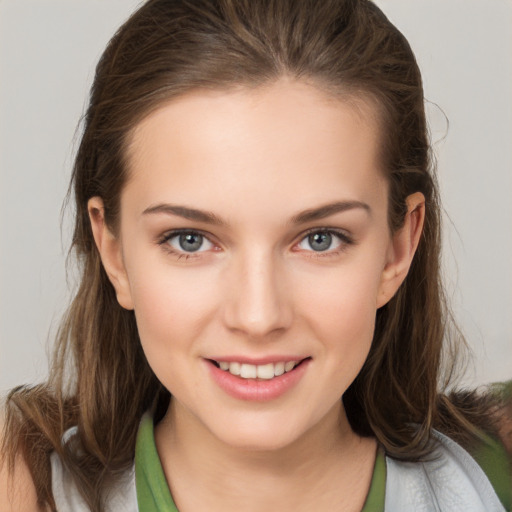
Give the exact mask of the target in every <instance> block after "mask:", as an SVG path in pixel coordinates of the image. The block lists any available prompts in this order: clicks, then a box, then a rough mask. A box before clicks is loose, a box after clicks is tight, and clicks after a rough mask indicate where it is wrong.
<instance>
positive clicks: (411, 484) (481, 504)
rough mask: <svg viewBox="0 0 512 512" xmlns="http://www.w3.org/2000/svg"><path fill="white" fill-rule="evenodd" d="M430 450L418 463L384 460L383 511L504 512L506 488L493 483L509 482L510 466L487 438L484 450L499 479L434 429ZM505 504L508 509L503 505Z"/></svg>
mask: <svg viewBox="0 0 512 512" xmlns="http://www.w3.org/2000/svg"><path fill="white" fill-rule="evenodd" d="M432 442H433V445H434V446H433V451H432V454H431V455H430V456H429V458H428V459H426V460H423V461H421V462H403V461H396V460H393V459H390V458H387V460H386V466H387V477H388V478H387V483H386V510H413V509H415V510H417V508H415V507H418V506H420V508H421V507H424V509H425V510H431V509H432V510H450V511H452V512H463V511H464V512H488V511H493V512H502V511H503V512H504V511H505V510H506V509H508V506H509V500H508V498H507V491H506V489H507V488H509V487H508V485H507V484H505V485H506V487H504V488H503V489H501V490H502V491H504V492H503V493H502V492H500V488H499V486H497V485H496V483H497V481H498V480H501V481H502V482H503V481H505V482H507V481H509V480H508V479H509V478H510V469H509V467H507V465H506V459H503V462H504V464H503V465H501V464H500V463H499V461H498V460H497V459H495V457H497V456H498V455H499V452H497V451H496V450H497V449H498V448H499V446H498V445H497V444H494V443H493V441H492V440H491V439H490V438H489V439H486V440H485V442H483V445H485V446H483V449H485V450H486V453H487V454H488V455H489V456H490V457H492V458H493V461H494V464H493V465H494V467H495V468H497V467H500V473H501V474H500V475H499V478H498V480H496V478H491V475H489V474H487V472H486V469H487V468H486V467H485V464H482V461H481V460H475V458H474V455H473V454H471V455H470V454H469V453H468V452H467V451H466V450H465V449H463V448H462V447H461V446H460V445H459V444H457V443H456V442H455V441H453V440H452V439H450V438H448V437H447V436H445V435H443V434H441V433H439V432H434V434H433V441H432ZM438 507H439V508H438ZM505 507H507V508H505Z"/></svg>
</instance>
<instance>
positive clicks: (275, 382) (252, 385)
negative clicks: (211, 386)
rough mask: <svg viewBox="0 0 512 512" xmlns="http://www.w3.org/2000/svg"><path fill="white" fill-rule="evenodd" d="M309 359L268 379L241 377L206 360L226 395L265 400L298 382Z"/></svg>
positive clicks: (282, 392) (276, 395)
mask: <svg viewBox="0 0 512 512" xmlns="http://www.w3.org/2000/svg"><path fill="white" fill-rule="evenodd" d="M310 361H311V360H310V359H306V360H304V361H302V363H300V364H299V365H298V366H296V367H295V368H294V369H293V370H291V371H289V372H286V373H283V375H279V377H274V378H273V379H268V380H257V379H243V378H242V377H238V376H236V375H232V374H231V373H229V372H228V371H226V370H221V369H220V368H218V367H217V366H215V365H214V364H213V363H212V362H210V361H207V364H208V368H209V370H210V373H211V375H212V377H213V380H214V381H215V382H216V383H217V384H218V385H219V387H220V388H221V389H222V390H224V391H225V392H226V393H227V394H228V395H230V396H232V397H234V398H237V399H238V400H249V401H255V402H266V401H269V400H275V399H276V398H279V397H280V396H281V395H284V394H285V393H286V392H287V391H289V390H290V389H292V388H293V387H294V386H295V385H297V384H298V382H299V381H300V379H301V378H302V377H303V375H304V373H305V372H306V369H307V367H308V365H309V362H310Z"/></svg>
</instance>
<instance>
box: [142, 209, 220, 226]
mask: <svg viewBox="0 0 512 512" xmlns="http://www.w3.org/2000/svg"><path fill="white" fill-rule="evenodd" d="M152 213H165V214H167V215H177V216H178V217H183V218H184V219H188V220H195V221H198V222H205V223H206V224H212V225H215V226H225V225H226V222H225V221H223V220H222V219H221V218H220V217H218V216H217V215H215V214H214V213H212V212H208V211H205V210H196V209H195V208H188V207H186V206H178V205H173V204H167V203H162V204H157V205H155V206H150V207H149V208H146V209H145V210H144V211H143V212H142V214H143V215H148V214H152Z"/></svg>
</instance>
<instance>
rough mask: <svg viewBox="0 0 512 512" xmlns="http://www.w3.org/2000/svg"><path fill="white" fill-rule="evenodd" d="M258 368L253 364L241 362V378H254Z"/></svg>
mask: <svg viewBox="0 0 512 512" xmlns="http://www.w3.org/2000/svg"><path fill="white" fill-rule="evenodd" d="M257 373H258V370H257V368H256V366H254V365H253V364H242V365H241V366H240V377H242V378H243V379H255V378H256V376H257Z"/></svg>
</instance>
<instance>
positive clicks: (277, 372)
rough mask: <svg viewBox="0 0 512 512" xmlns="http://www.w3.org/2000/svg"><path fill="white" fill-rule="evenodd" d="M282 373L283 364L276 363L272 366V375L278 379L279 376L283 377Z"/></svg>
mask: <svg viewBox="0 0 512 512" xmlns="http://www.w3.org/2000/svg"><path fill="white" fill-rule="evenodd" d="M283 373H284V363H276V364H275V365H274V375H275V376H276V377H279V375H283Z"/></svg>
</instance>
